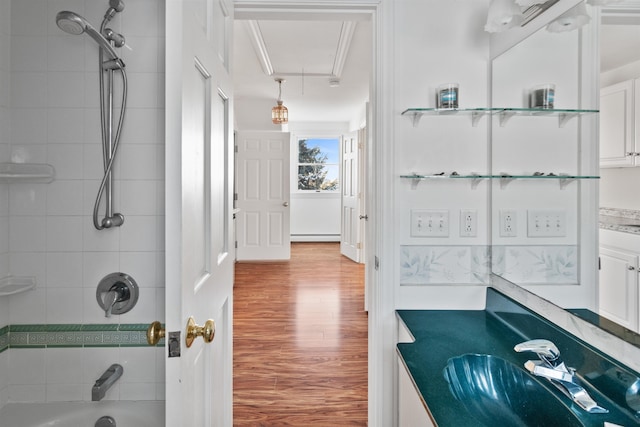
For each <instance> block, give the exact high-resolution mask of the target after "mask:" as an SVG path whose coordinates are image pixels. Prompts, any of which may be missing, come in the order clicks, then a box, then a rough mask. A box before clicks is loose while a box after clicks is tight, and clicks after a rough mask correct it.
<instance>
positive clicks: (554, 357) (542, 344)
mask: <svg viewBox="0 0 640 427" xmlns="http://www.w3.org/2000/svg"><path fill="white" fill-rule="evenodd" d="M513 349H514V350H515V351H517V352H518V353H521V352H523V351H531V352H534V353H536V354H537V355H538V357H539V358H540V359H541V360H543V361H545V362H547V363H548V364H549V365H550V366H552V367H556V366H558V365H560V364H561V363H562V361H561V360H560V350H558V347H556V345H555V344H554V343H552V342H551V341H549V340H541V339H537V340H530V341H525V342H521V343H520V344H516V346H515V347H513Z"/></svg>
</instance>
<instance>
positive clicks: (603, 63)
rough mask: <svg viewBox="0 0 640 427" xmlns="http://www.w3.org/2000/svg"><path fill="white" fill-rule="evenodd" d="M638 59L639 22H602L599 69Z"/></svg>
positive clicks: (639, 46) (619, 65)
mask: <svg viewBox="0 0 640 427" xmlns="http://www.w3.org/2000/svg"><path fill="white" fill-rule="evenodd" d="M639 60H640V23H638V24H635V25H627V24H625V25H611V24H604V25H602V27H601V31H600V71H601V72H604V71H609V70H612V69H614V68H618V67H621V66H623V65H625V64H628V63H630V62H634V61H639Z"/></svg>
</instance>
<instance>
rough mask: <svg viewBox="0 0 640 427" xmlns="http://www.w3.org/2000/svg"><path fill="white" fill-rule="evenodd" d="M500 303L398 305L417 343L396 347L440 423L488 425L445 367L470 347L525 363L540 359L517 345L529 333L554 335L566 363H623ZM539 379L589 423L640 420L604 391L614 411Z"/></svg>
mask: <svg viewBox="0 0 640 427" xmlns="http://www.w3.org/2000/svg"><path fill="white" fill-rule="evenodd" d="M489 297H491V298H492V299H495V300H497V299H505V300H506V301H507V305H509V304H511V302H510V300H508V298H506V297H504V296H502V295H501V294H499V293H498V292H496V291H494V290H489V291H488V298H489ZM500 304H502V306H501V307H499V309H498V311H499V313H498V315H496V312H495V310H494V311H491V310H483V311H468V310H398V311H397V316H398V318H399V320H400V321H401V322H403V323H404V324H405V325H406V327H407V329H408V330H409V331H410V332H411V334H412V335H413V337H414V338H415V342H413V343H399V344H397V352H398V354H399V356H400V357H401V358H402V361H403V362H404V364H405V366H406V367H407V369H408V371H409V374H410V375H411V377H412V379H413V382H414V384H415V385H416V387H417V389H418V391H419V393H420V394H421V395H422V398H423V400H424V401H425V402H426V404H427V405H428V408H429V410H430V412H431V414H432V416H433V418H434V420H435V421H436V422H437V424H438V425H439V426H440V427H447V426H482V425H484V424H482V423H481V422H480V421H478V420H476V419H475V418H474V417H473V416H472V415H471V414H470V413H469V412H467V410H466V409H465V407H464V406H463V404H462V403H460V402H459V401H458V400H456V399H455V398H454V396H453V395H452V393H451V392H450V390H449V386H448V383H447V381H446V380H445V378H444V375H443V369H444V368H445V366H446V365H447V361H448V359H449V358H451V357H456V356H460V355H463V354H467V353H475V354H490V355H494V356H498V357H500V358H502V359H505V360H507V361H509V362H511V363H513V364H515V365H517V366H523V364H524V362H526V361H527V360H530V359H535V355H533V354H531V353H528V354H524V353H516V352H515V351H514V350H513V347H514V346H515V345H516V344H518V343H520V342H523V341H526V340H529V339H534V338H544V339H549V340H551V341H553V342H554V343H555V344H556V345H557V346H558V348H559V349H560V352H561V354H562V355H563V356H564V360H565V362H566V363H567V365H568V366H572V367H575V368H576V369H577V370H578V372H579V373H580V372H581V370H585V371H586V372H594V370H597V369H599V368H594V366H596V365H598V366H600V367H602V369H611V366H614V367H617V366H619V365H618V364H615V365H614V364H612V363H615V362H612V361H611V360H609V359H606V357H605V356H603V355H602V354H601V353H598V352H597V351H595V350H594V349H592V348H589V347H588V346H587V345H586V344H584V343H582V342H580V341H578V340H577V339H575V338H573V337H572V336H570V335H568V334H567V333H565V332H564V331H561V330H559V329H558V328H556V327H555V326H554V325H552V324H550V323H549V322H547V321H545V320H544V319H541V318H539V317H538V316H537V315H535V314H533V313H531V312H527V310H526V309H524V308H523V307H521V306H518V305H517V304H515V303H513V304H514V307H516V309H515V310H511V309H507V310H503V306H504V301H501V302H499V303H498V305H500ZM509 320H511V321H512V322H509ZM538 334H539V335H538ZM622 369H626V368H624V367H623V368H622ZM625 372H627V371H625ZM633 375H635V373H633ZM540 382H541V383H543V384H546V385H545V387H547V388H549V389H550V390H552V393H556V394H557V396H559V397H560V398H561V399H564V400H566V405H567V406H572V407H575V408H574V410H573V412H574V413H576V415H578V416H579V417H580V419H581V421H582V422H583V423H584V424H585V425H586V426H600V427H601V426H603V425H604V421H609V422H616V421H617V423H619V424H621V425H640V420H639V419H638V418H634V417H633V416H632V415H631V412H630V411H626V412H625V411H622V412H620V410H619V409H618V407H619V405H617V404H616V403H614V402H613V401H611V400H608V399H607V398H606V397H604V396H602V395H594V396H593V397H594V399H596V401H598V403H600V404H601V405H602V406H605V407H607V408H608V409H613V411H612V413H610V414H587V413H586V412H584V411H582V410H581V409H579V408H577V407H576V405H575V404H573V403H572V402H571V400H570V399H569V398H567V397H565V396H563V395H562V394H561V393H560V392H559V391H558V390H555V389H554V388H553V386H551V385H549V384H547V381H546V380H544V379H541V381H540ZM532 398H534V397H532ZM603 400H604V402H603ZM612 407H613V408H612ZM501 427H502V426H501Z"/></svg>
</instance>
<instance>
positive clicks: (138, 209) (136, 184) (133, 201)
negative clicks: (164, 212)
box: [120, 180, 158, 215]
mask: <svg viewBox="0 0 640 427" xmlns="http://www.w3.org/2000/svg"><path fill="white" fill-rule="evenodd" d="M120 188H121V190H120V193H121V202H120V204H121V206H122V211H123V212H126V213H127V214H128V215H155V213H156V212H157V201H156V199H157V196H158V194H157V191H156V181H151V180H149V181H142V180H140V181H122V182H121V186H120Z"/></svg>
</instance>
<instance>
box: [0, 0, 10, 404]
mask: <svg viewBox="0 0 640 427" xmlns="http://www.w3.org/2000/svg"><path fill="white" fill-rule="evenodd" d="M9 6H10V3H9V0H0V162H4V161H7V160H8V158H9V42H10V29H11V27H10V25H9V24H10V20H9V16H10V10H9ZM8 273H9V193H8V188H7V185H6V184H3V183H2V182H1V181H0V278H2V277H5V276H6V275H7V274H8ZM8 324H9V301H8V299H7V298H3V297H0V331H1V330H2V328H3V327H5V326H6V325H8ZM0 335H1V332H0ZM8 363H9V357H8V352H7V351H2V344H1V343H0V407H2V405H4V403H5V402H6V401H7V399H8V396H9V389H8V386H9V380H8V378H7V374H8V372H9V365H8Z"/></svg>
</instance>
